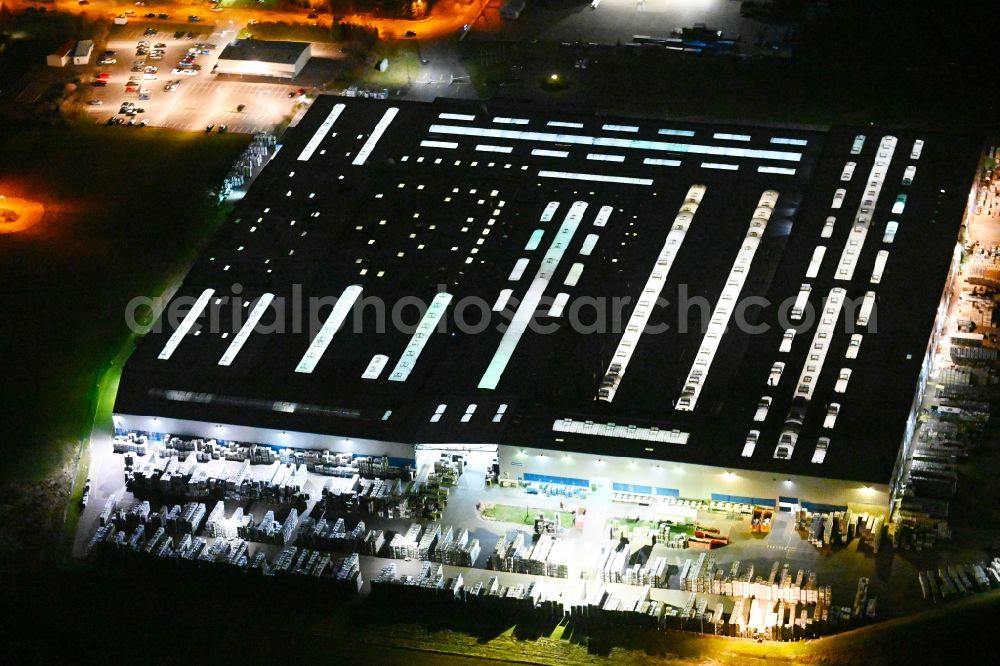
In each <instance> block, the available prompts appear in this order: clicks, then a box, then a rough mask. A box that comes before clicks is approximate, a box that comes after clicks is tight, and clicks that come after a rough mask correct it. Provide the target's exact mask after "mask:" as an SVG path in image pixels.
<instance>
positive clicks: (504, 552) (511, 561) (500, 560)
mask: <svg viewBox="0 0 1000 666" xmlns="http://www.w3.org/2000/svg"><path fill="white" fill-rule="evenodd" d="M527 556H528V552H527V549H526V548H525V534H524V533H523V532H517V531H510V532H507V533H506V534H505V535H504V536H503V537H501V538H500V539H499V540H498V541H497V545H496V547H495V548H494V549H493V554H492V555H491V556H490V567H491V568H493V569H495V570H497V571H513V572H519V571H521V569H522V564H521V562H522V561H523V560H526V559H527Z"/></svg>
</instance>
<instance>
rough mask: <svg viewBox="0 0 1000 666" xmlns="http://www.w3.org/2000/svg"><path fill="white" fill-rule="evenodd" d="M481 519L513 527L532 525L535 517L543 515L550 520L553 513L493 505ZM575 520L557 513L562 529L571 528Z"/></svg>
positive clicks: (506, 505) (485, 511)
mask: <svg viewBox="0 0 1000 666" xmlns="http://www.w3.org/2000/svg"><path fill="white" fill-rule="evenodd" d="M482 513H483V517H484V518H489V519H490V520H496V521H498V522H501V523H514V524H515V525H534V524H535V517H536V516H538V514H540V513H544V514H545V515H546V516H547V517H549V518H551V517H552V514H553V513H554V512H553V511H549V510H545V509H529V508H528V507H526V506H512V505H509V504H494V505H492V506H487V507H485V508H484V509H483V512H482ZM574 520H575V518H574V517H573V514H572V513H567V512H565V511H560V512H559V524H560V525H561V526H563V527H566V528H570V527H573V521H574Z"/></svg>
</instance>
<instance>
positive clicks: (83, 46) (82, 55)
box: [73, 39, 94, 65]
mask: <svg viewBox="0 0 1000 666" xmlns="http://www.w3.org/2000/svg"><path fill="white" fill-rule="evenodd" d="M92 55H94V42H92V41H90V40H89V39H81V40H80V41H79V42H77V43H76V48H75V49H73V64H74V65H86V64H87V63H89V62H90V57H91V56H92Z"/></svg>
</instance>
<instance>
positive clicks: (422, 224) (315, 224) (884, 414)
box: [115, 97, 980, 508]
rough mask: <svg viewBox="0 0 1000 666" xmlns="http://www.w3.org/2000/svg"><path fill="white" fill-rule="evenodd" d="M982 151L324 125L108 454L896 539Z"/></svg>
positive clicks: (205, 297)
mask: <svg viewBox="0 0 1000 666" xmlns="http://www.w3.org/2000/svg"><path fill="white" fill-rule="evenodd" d="M979 148H980V145H979V142H978V140H976V139H974V138H971V137H963V136H951V135H940V134H935V133H920V134H915V133H912V132H908V131H903V132H899V131H894V130H888V129H881V128H874V127H866V128H864V129H851V128H834V129H831V130H829V131H822V132H821V131H800V130H784V129H774V128H763V127H733V126H718V125H707V124H694V123H680V122H670V121H662V120H651V119H650V120H639V119H632V118H611V117H603V116H600V115H582V114H573V113H567V112H563V111H561V110H559V111H557V110H554V109H553V110H546V109H539V108H537V107H530V108H529V107H526V108H519V107H517V106H506V107H505V106H501V105H493V104H491V103H459V102H443V101H438V102H436V103H434V104H421V103H401V102H396V103H388V102H379V101H371V100H360V99H344V98H338V97H321V98H319V99H318V100H317V101H316V102H315V103H314V105H313V108H312V109H311V110H310V111H309V112H308V113H307V114H306V116H305V117H304V118H303V119H302V121H301V122H300V123H299V125H298V126H297V127H296V128H294V129H293V130H291V131H290V132H289V133H288V134H287V135H286V136H285V139H284V144H283V146H282V149H281V150H280V152H279V153H278V155H277V156H276V157H275V158H274V159H273V160H272V162H271V163H270V164H269V165H268V166H267V167H266V169H265V170H264V171H263V173H262V174H261V175H260V176H259V178H258V179H257V181H256V182H255V183H254V185H253V187H252V188H251V189H250V191H249V192H248V194H247V195H246V197H244V198H243V199H242V200H241V201H240V203H239V205H238V208H237V210H236V211H235V212H234V214H233V215H232V216H231V218H230V219H229V220H228V222H227V223H226V224H225V225H224V227H223V228H222V229H221V230H220V231H219V233H218V234H217V235H216V237H215V238H214V240H213V241H212V243H211V244H210V246H209V248H208V249H207V250H206V251H205V253H204V255H203V256H202V257H201V258H200V259H199V260H198V261H197V263H196V264H195V265H194V267H193V268H192V269H191V271H190V273H189V274H188V276H187V278H186V280H185V281H184V283H183V285H182V286H181V287H180V289H179V290H178V291H177V292H176V294H175V295H174V296H173V299H172V301H171V303H170V304H169V305H168V306H167V308H166V311H165V313H164V315H163V317H162V318H161V319H160V321H159V322H158V324H157V326H156V327H155V329H154V331H152V332H151V333H149V334H148V335H147V336H146V337H145V338H144V339H143V340H142V341H141V343H140V344H139V346H138V348H137V350H136V352H135V353H134V354H133V356H132V358H131V359H130V360H129V362H128V363H127V365H126V367H125V370H124V374H123V377H122V382H121V388H120V391H119V394H118V398H117V403H116V408H115V412H116V417H115V418H116V427H117V428H118V429H119V430H121V431H140V432H146V433H152V434H154V436H156V434H157V433H170V434H175V435H195V436H200V437H214V438H217V439H222V440H231V441H244V442H258V443H262V444H268V445H272V446H276V447H286V446H298V447H320V448H328V449H333V450H338V451H350V452H353V453H356V454H358V455H387V456H390V457H391V458H394V459H397V460H402V461H411V460H412V461H414V464H415V465H417V466H418V467H419V466H420V465H421V463H422V461H423V459H424V457H425V456H434V457H436V456H437V455H438V451H439V450H440V449H442V448H448V447H457V448H466V449H480V450H483V451H487V452H492V451H494V450H495V451H496V456H497V458H498V459H499V464H500V469H501V477H503V478H507V479H512V480H521V481H545V482H549V483H565V484H569V485H580V486H597V487H607V488H612V489H615V490H619V491H622V490H624V491H631V492H636V493H645V494H649V495H654V496H656V495H659V496H674V497H683V498H699V499H719V500H723V501H725V500H732V501H742V502H751V503H755V504H766V505H770V506H778V505H780V506H781V508H789V507H795V506H804V507H808V508H816V507H842V506H849V505H869V506H871V507H874V508H879V507H881V508H885V507H887V506H888V505H889V501H890V495H891V493H892V489H893V484H894V481H895V478H894V477H895V474H896V473H897V467H898V462H899V460H900V457H901V455H902V452H903V451H904V449H905V447H906V446H907V445H908V442H909V438H910V436H911V434H912V432H913V427H914V423H915V418H916V415H917V410H918V406H917V405H918V404H919V403H918V401H917V397H918V394H919V391H920V390H921V389H922V385H923V382H924V381H925V379H926V376H927V369H928V368H927V366H928V363H929V352H930V350H931V348H932V345H933V342H934V340H935V337H936V334H937V331H938V330H939V327H940V324H941V317H942V313H943V304H942V298H943V297H944V296H943V295H946V294H947V293H948V290H947V285H948V283H949V282H950V280H951V277H952V275H953V274H954V271H955V270H956V262H957V258H958V253H957V252H956V244H957V240H958V238H959V233H960V227H961V224H962V221H963V216H964V212H965V209H966V205H967V194H968V192H969V186H970V183H971V181H972V177H973V174H974V169H975V165H976V160H977V157H978V154H979Z"/></svg>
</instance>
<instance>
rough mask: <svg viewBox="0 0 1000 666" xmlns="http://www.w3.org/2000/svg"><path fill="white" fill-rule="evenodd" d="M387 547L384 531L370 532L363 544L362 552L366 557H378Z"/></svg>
mask: <svg viewBox="0 0 1000 666" xmlns="http://www.w3.org/2000/svg"><path fill="white" fill-rule="evenodd" d="M384 545H385V533H384V532H383V531H382V530H369V531H368V534H366V535H365V539H364V542H363V543H362V544H361V552H362V553H364V554H366V555H378V554H379V553H380V552H381V551H382V546H384Z"/></svg>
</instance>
